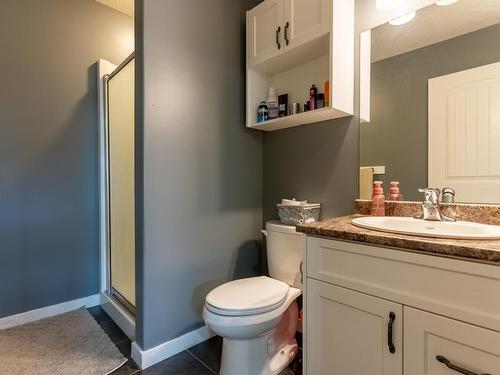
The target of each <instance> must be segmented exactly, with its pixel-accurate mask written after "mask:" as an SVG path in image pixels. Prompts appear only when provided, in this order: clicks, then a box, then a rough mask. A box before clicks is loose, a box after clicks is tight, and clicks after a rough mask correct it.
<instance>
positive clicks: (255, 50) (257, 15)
mask: <svg viewBox="0 0 500 375" xmlns="http://www.w3.org/2000/svg"><path fill="white" fill-rule="evenodd" d="M283 1H284V0H266V1H264V2H262V3H260V4H259V5H258V6H256V7H255V8H253V9H252V10H251V11H249V12H248V14H247V33H248V43H247V49H248V51H247V53H248V57H249V62H250V65H251V66H253V65H256V64H260V63H262V62H264V61H266V60H268V59H270V58H272V57H275V56H277V55H279V54H280V53H282V52H283V50H284V44H283V32H284V30H283V15H284V13H283V12H284V10H283Z"/></svg>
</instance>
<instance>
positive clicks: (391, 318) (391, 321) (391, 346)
mask: <svg viewBox="0 0 500 375" xmlns="http://www.w3.org/2000/svg"><path fill="white" fill-rule="evenodd" d="M395 320H396V314H395V313H394V312H393V311H391V313H390V314H389V324H388V326H387V343H388V345H389V351H390V352H391V353H392V354H394V353H396V347H395V346H394V341H393V338H392V327H393V326H394V321H395Z"/></svg>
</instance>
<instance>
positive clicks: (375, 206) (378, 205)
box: [370, 181, 385, 216]
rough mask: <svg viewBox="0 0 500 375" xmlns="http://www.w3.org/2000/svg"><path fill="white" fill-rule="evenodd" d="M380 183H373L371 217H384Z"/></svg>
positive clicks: (382, 194) (382, 192) (382, 190)
mask: <svg viewBox="0 0 500 375" xmlns="http://www.w3.org/2000/svg"><path fill="white" fill-rule="evenodd" d="M382 184H383V182H382V181H374V182H373V196H372V208H371V212H370V213H371V215H372V216H385V197H384V188H383V187H382Z"/></svg>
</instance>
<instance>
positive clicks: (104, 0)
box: [96, 0, 134, 17]
mask: <svg viewBox="0 0 500 375" xmlns="http://www.w3.org/2000/svg"><path fill="white" fill-rule="evenodd" d="M96 1H97V2H99V3H101V4H104V5H106V6H108V7H110V8H113V9H116V10H117V11H119V12H122V13H125V14H126V15H128V16H130V17H134V0H96Z"/></svg>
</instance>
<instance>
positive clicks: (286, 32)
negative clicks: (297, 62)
mask: <svg viewBox="0 0 500 375" xmlns="http://www.w3.org/2000/svg"><path fill="white" fill-rule="evenodd" d="M289 27H290V22H287V23H286V25H285V44H286V45H287V46H288V45H289V44H290V40H289V39H288V28H289Z"/></svg>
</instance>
